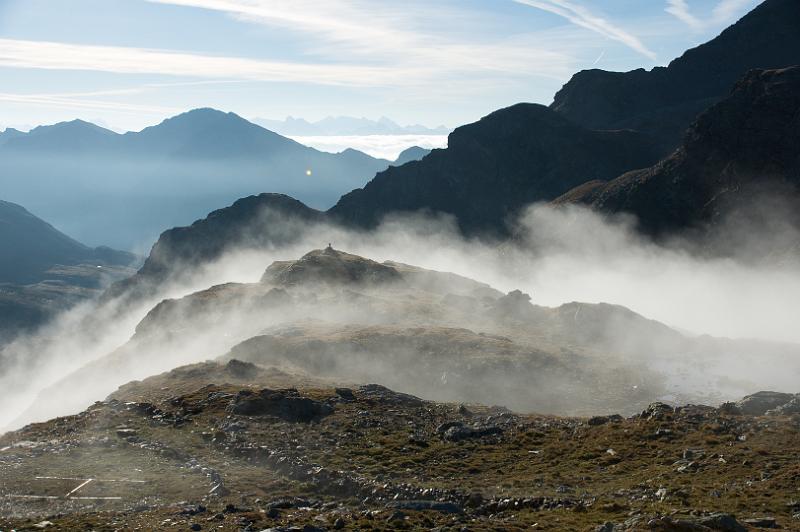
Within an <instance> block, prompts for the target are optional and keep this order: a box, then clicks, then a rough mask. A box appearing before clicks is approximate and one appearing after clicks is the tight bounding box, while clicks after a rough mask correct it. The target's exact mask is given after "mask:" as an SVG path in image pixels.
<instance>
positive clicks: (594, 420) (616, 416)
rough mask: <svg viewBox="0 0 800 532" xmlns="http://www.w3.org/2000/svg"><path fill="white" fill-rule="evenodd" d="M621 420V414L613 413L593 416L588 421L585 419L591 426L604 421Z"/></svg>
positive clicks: (602, 423) (604, 422)
mask: <svg viewBox="0 0 800 532" xmlns="http://www.w3.org/2000/svg"><path fill="white" fill-rule="evenodd" d="M622 420H623V417H622V416H620V415H619V414H614V415H611V416H594V417H590V418H589V421H587V423H588V424H589V425H591V426H593V427H596V426H599V425H605V424H606V423H612V422H617V421H622Z"/></svg>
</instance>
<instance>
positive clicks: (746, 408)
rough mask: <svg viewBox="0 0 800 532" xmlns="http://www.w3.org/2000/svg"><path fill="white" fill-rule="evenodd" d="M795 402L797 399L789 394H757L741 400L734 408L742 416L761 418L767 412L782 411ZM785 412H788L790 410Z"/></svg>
mask: <svg viewBox="0 0 800 532" xmlns="http://www.w3.org/2000/svg"><path fill="white" fill-rule="evenodd" d="M796 400H797V397H796V396H795V395H794V394H791V393H781V392H757V393H754V394H752V395H748V396H747V397H744V398H742V399H741V400H740V401H738V402H737V403H736V406H737V407H738V408H739V411H740V412H741V413H742V414H747V415H751V416H763V415H764V414H766V413H767V412H769V411H772V410H775V409H780V410H779V411H782V410H783V408H782V407H784V406H790V404H791V403H793V401H796ZM786 410H790V408H787V409H786ZM787 413H790V412H787Z"/></svg>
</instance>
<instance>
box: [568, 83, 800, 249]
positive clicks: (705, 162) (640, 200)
mask: <svg viewBox="0 0 800 532" xmlns="http://www.w3.org/2000/svg"><path fill="white" fill-rule="evenodd" d="M797 146H800V67H792V68H786V69H781V70H754V71H752V72H750V73H748V74H747V75H746V76H745V77H744V78H743V79H742V80H741V81H740V82H739V83H737V84H736V86H735V87H734V90H733V92H732V93H731V94H730V96H728V98H726V99H725V100H723V101H721V102H720V103H718V104H716V105H715V106H713V107H712V108H711V109H709V110H708V111H706V112H705V113H703V114H702V115H701V116H700V117H699V118H698V119H697V121H696V122H695V123H694V124H693V125H692V127H691V128H690V129H689V131H688V132H687V134H686V137H685V140H684V143H683V145H682V146H681V147H680V148H679V149H678V150H677V151H676V152H675V153H674V154H673V155H671V156H670V157H668V158H666V159H664V160H663V161H661V162H660V163H658V164H657V165H655V166H653V167H651V168H647V169H644V170H636V171H632V172H629V173H626V174H624V175H622V176H620V177H618V178H617V179H614V180H613V181H610V182H608V183H591V184H585V185H583V186H581V187H579V188H577V189H574V190H572V191H570V192H569V193H568V194H566V195H564V196H562V197H561V198H559V199H558V200H556V203H558V204H561V203H575V202H578V203H586V204H589V205H591V206H592V207H594V208H596V209H599V210H601V211H605V212H612V213H616V212H626V213H631V214H634V215H636V217H637V218H638V221H639V227H640V228H641V229H642V230H643V231H644V232H646V233H648V234H651V235H660V234H663V233H666V232H671V231H675V230H679V229H685V228H688V227H691V226H694V225H698V224H705V223H714V222H715V221H718V220H719V219H720V218H721V217H722V216H723V215H724V214H725V212H726V210H727V209H729V208H732V207H733V206H738V205H742V204H747V203H748V202H751V201H753V198H754V197H755V196H756V195H757V194H762V193H768V192H770V191H775V190H777V191H779V192H780V193H781V195H783V196H784V197H790V196H792V195H796V194H797V193H798V187H799V186H800V152H798V150H797ZM787 221H789V220H787Z"/></svg>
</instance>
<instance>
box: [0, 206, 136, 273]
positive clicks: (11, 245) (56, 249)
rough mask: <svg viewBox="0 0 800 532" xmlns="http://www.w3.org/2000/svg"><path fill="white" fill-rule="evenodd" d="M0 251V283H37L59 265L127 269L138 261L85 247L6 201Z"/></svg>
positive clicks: (0, 216) (1, 209)
mask: <svg viewBox="0 0 800 532" xmlns="http://www.w3.org/2000/svg"><path fill="white" fill-rule="evenodd" d="M0 248H2V249H3V253H2V254H0V283H15V284H26V283H33V282H38V281H41V280H43V279H46V278H47V276H48V273H47V272H48V271H49V270H50V269H51V268H53V267H54V266H56V265H62V266H69V265H76V264H84V263H90V264H92V265H94V266H106V265H109V266H114V265H117V266H127V265H128V264H130V263H132V262H133V261H134V260H135V256H134V255H132V254H131V253H126V252H123V251H116V250H113V249H110V248H106V247H99V248H90V247H88V246H85V245H83V244H81V243H80V242H78V241H76V240H73V239H72V238H70V237H68V236H67V235H65V234H64V233H62V232H60V231H58V230H57V229H56V228H55V227H53V226H52V225H50V224H48V223H47V222H45V221H44V220H42V219H40V218H37V217H36V216H34V215H33V214H31V213H30V212H28V211H27V210H26V209H25V208H23V207H21V206H19V205H16V204H14V203H9V202H7V201H0Z"/></svg>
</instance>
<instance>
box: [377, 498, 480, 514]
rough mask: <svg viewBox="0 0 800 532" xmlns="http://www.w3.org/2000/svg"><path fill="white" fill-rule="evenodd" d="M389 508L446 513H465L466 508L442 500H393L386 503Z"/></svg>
mask: <svg viewBox="0 0 800 532" xmlns="http://www.w3.org/2000/svg"><path fill="white" fill-rule="evenodd" d="M386 507H387V508H397V509H400V510H412V511H415V512H421V511H424V510H431V511H434V512H441V513H445V514H460V513H464V509H463V508H462V507H461V506H459V505H457V504H455V503H452V502H441V501H392V502H390V503H389V504H387V505H386Z"/></svg>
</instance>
